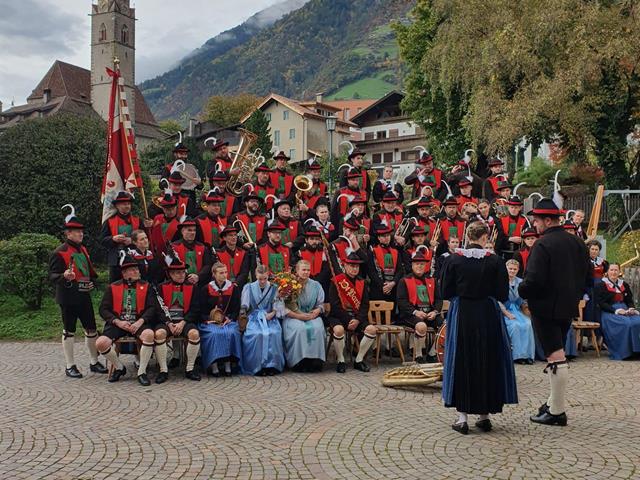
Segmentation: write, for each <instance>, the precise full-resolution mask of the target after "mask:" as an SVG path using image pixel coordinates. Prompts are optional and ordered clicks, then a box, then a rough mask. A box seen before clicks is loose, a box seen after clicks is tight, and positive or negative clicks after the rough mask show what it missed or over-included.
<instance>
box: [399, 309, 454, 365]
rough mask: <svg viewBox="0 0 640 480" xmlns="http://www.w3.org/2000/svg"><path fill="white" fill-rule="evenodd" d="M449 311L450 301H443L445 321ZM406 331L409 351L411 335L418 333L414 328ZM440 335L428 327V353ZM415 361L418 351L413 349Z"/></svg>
mask: <svg viewBox="0 0 640 480" xmlns="http://www.w3.org/2000/svg"><path fill="white" fill-rule="evenodd" d="M448 311H449V300H443V301H442V308H441V309H440V314H441V315H442V318H443V319H445V318H446V317H447V312H448ZM404 331H405V333H406V334H407V336H406V337H405V347H406V348H407V349H408V348H409V337H410V336H411V335H414V334H415V333H416V331H415V330H414V329H413V327H404ZM437 334H438V332H437V331H436V330H435V329H434V328H433V327H429V326H427V337H426V338H425V346H426V348H427V351H429V350H430V349H431V345H433V342H435V341H436V335H437ZM413 361H414V362H415V361H416V349H415V348H414V349H413Z"/></svg>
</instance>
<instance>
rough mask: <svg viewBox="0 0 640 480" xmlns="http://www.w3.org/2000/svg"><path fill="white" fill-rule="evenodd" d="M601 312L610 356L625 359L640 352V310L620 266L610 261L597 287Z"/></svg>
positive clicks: (615, 358) (613, 358)
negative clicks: (622, 275) (623, 277)
mask: <svg viewBox="0 0 640 480" xmlns="http://www.w3.org/2000/svg"><path fill="white" fill-rule="evenodd" d="M595 295H596V298H597V299H598V303H599V305H600V310H601V311H602V315H601V320H600V324H601V326H602V331H603V333H604V339H605V342H606V343H607V348H608V349H609V358H610V359H612V360H624V359H625V358H629V357H631V356H632V355H633V354H635V353H638V352H640V312H638V310H637V309H636V306H635V303H634V301H633V293H632V292H631V287H630V286H629V284H628V283H627V282H625V281H624V280H622V279H621V278H620V265H618V264H617V263H613V262H612V263H611V264H610V265H609V270H607V273H606V276H605V277H604V278H603V279H602V281H601V282H600V283H598V285H596V287H595Z"/></svg>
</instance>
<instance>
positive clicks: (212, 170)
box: [205, 137, 233, 188]
mask: <svg viewBox="0 0 640 480" xmlns="http://www.w3.org/2000/svg"><path fill="white" fill-rule="evenodd" d="M207 140H213V145H212V146H211V153H212V154H213V160H209V161H208V162H207V166H206V171H207V178H208V179H209V186H210V187H211V188H213V187H214V182H215V179H214V177H215V174H216V172H228V171H229V170H230V169H231V164H232V163H233V160H232V159H231V157H230V156H229V142H227V141H225V140H223V139H220V140H217V139H216V138H213V137H212V138H210V139H209V138H207ZM207 140H205V145H206V144H207Z"/></svg>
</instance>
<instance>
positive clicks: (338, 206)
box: [331, 168, 367, 225]
mask: <svg viewBox="0 0 640 480" xmlns="http://www.w3.org/2000/svg"><path fill="white" fill-rule="evenodd" d="M346 178H347V179H346V186H344V187H341V188H340V189H339V190H338V191H337V192H336V196H335V198H334V200H333V207H332V208H331V221H332V222H333V224H334V225H340V220H341V219H342V218H344V216H345V215H346V214H347V212H348V211H349V206H350V203H351V202H352V201H353V200H354V199H355V198H359V199H361V201H362V202H363V203H364V204H366V203H367V196H366V194H365V191H364V190H362V189H360V187H359V185H360V180H361V179H362V177H361V175H360V172H359V171H357V170H356V169H354V168H349V169H348V171H347V172H346Z"/></svg>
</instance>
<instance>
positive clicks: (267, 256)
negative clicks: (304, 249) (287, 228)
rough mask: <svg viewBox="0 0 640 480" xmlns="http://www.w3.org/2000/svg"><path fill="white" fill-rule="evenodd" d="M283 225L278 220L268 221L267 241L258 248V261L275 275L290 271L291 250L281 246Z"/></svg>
mask: <svg viewBox="0 0 640 480" xmlns="http://www.w3.org/2000/svg"><path fill="white" fill-rule="evenodd" d="M283 230H284V225H282V224H281V223H280V222H279V221H278V220H270V221H269V222H268V224H267V241H266V242H264V243H262V244H261V245H260V246H259V247H258V259H259V261H260V263H262V265H266V266H267V267H268V268H269V271H270V272H271V273H272V274H274V275H276V274H278V273H280V272H288V271H290V269H291V250H290V249H289V247H287V246H286V245H283V244H282V231H283Z"/></svg>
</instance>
